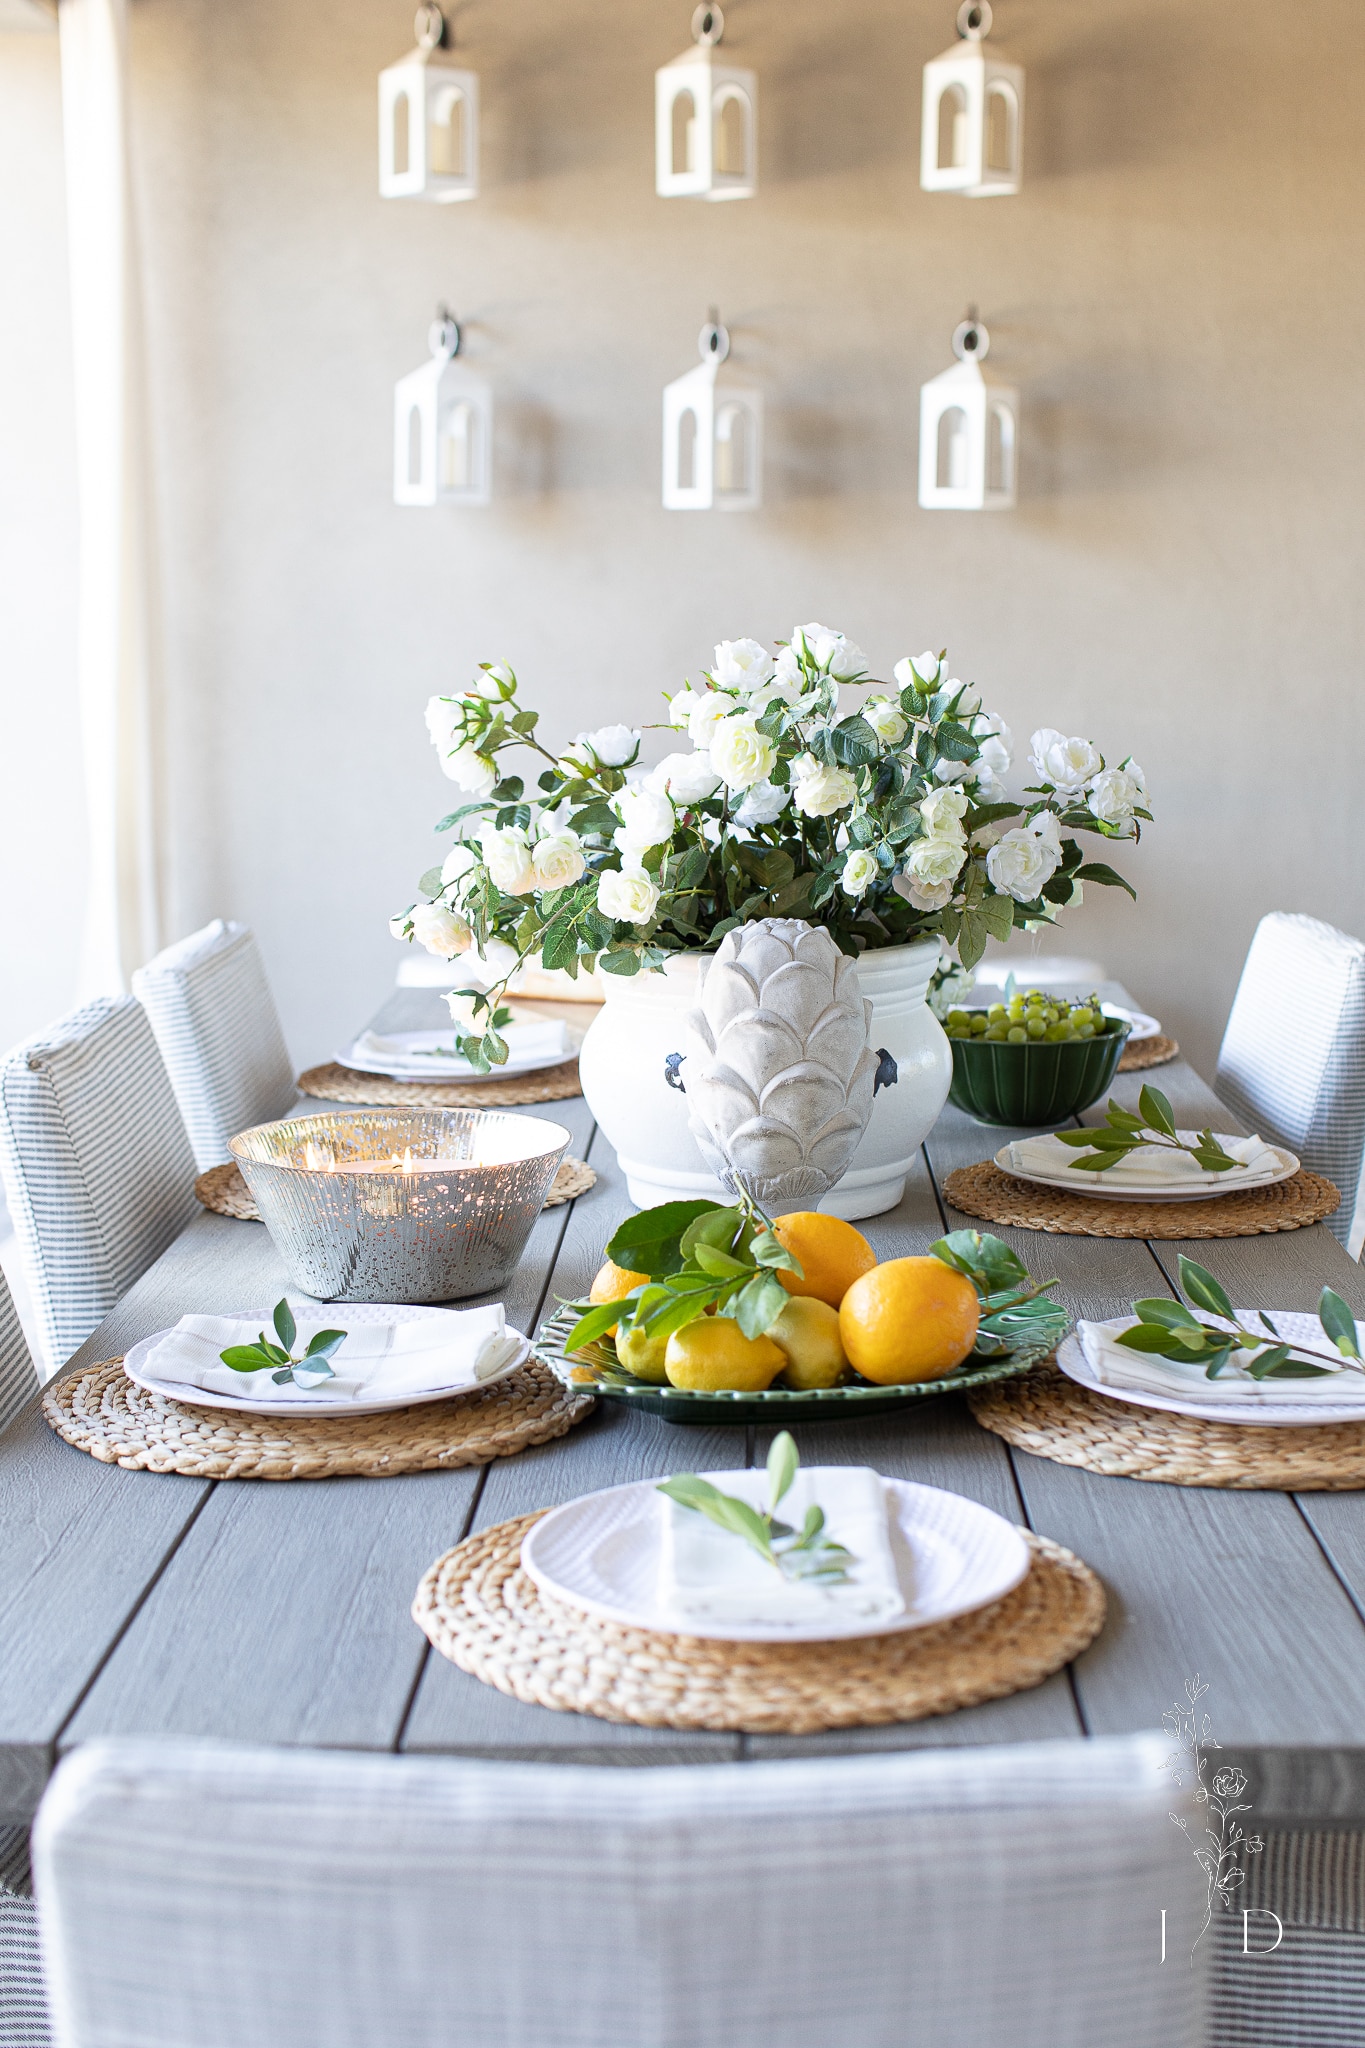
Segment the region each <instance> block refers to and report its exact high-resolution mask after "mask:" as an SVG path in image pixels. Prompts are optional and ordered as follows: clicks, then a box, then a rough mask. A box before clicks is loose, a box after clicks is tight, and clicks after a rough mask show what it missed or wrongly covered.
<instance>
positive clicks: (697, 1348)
mask: <svg viewBox="0 0 1365 2048" xmlns="http://www.w3.org/2000/svg"><path fill="white" fill-rule="evenodd" d="M786 1363H787V1354H786V1352H785V1351H781V1350H779V1349H778V1347H777V1345H776V1344H774V1343H773V1342H772V1340H771V1338H768V1337H746V1336H745V1334H744V1332H743V1330H741V1329H740V1327H739V1324H738V1323H737V1322H736V1321H735V1319H734V1317H733V1316H698V1318H697V1320H696V1322H695V1323H689V1324H688V1325H687V1327H686V1329H683V1330H675V1331H674V1332H673V1335H672V1336H671V1337H670V1338H669V1340H668V1350H667V1351H666V1352H665V1354H664V1369H665V1371H666V1372H667V1374H668V1377H669V1379H670V1380H671V1381H672V1382H673V1384H674V1386H675V1387H687V1388H689V1389H690V1390H691V1391H692V1392H694V1393H703V1394H711V1393H717V1392H719V1391H721V1390H722V1389H724V1390H726V1391H728V1392H733V1393H740V1394H761V1393H764V1392H765V1391H766V1390H767V1388H768V1387H770V1386H771V1385H772V1382H773V1380H774V1379H775V1378H776V1377H777V1375H778V1373H779V1372H781V1370H782V1368H783V1366H784V1365H785V1364H786Z"/></svg>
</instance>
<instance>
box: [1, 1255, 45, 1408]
mask: <svg viewBox="0 0 1365 2048" xmlns="http://www.w3.org/2000/svg"><path fill="white" fill-rule="evenodd" d="M37 1384H38V1375H37V1373H36V1372H35V1371H34V1369H33V1359H32V1357H31V1355H30V1353H29V1348H28V1343H27V1340H26V1338H25V1336H24V1332H23V1329H22V1328H21V1326H20V1322H19V1312H18V1310H17V1309H16V1308H15V1306H14V1296H13V1295H12V1294H11V1293H10V1291H9V1283H8V1282H7V1280H6V1279H5V1276H4V1274H3V1273H0V1429H3V1428H4V1427H5V1424H6V1423H7V1422H8V1421H9V1420H10V1417H11V1416H12V1415H14V1414H16V1413H17V1412H18V1410H19V1409H20V1408H22V1407H23V1405H24V1403H25V1401H27V1399H28V1397H29V1395H30V1394H31V1393H32V1392H33V1390H34V1388H35V1387H36V1386H37Z"/></svg>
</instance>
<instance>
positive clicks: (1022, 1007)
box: [944, 988, 1112, 1045]
mask: <svg viewBox="0 0 1365 2048" xmlns="http://www.w3.org/2000/svg"><path fill="white" fill-rule="evenodd" d="M1111 1021H1112V1020H1111V1019H1109V1018H1108V1017H1106V1016H1105V1014H1104V1011H1103V1010H1102V1009H1101V1007H1100V999H1099V997H1098V996H1095V995H1091V996H1087V997H1086V998H1085V1000H1084V1002H1080V1003H1068V1002H1065V1001H1063V999H1062V998H1061V997H1060V996H1049V995H1044V993H1043V991H1042V990H1041V989H1038V988H1033V989H1030V990H1029V992H1028V994H1027V995H1014V996H1011V997H1010V999H1009V1001H1008V1002H1007V1003H992V1004H991V1006H990V1008H989V1009H988V1010H950V1011H949V1012H948V1021H947V1023H946V1024H945V1026H944V1029H945V1030H946V1031H947V1033H948V1036H949V1038H984V1039H985V1041H986V1043H987V1044H988V1045H1034V1044H1039V1043H1041V1044H1043V1045H1077V1044H1079V1043H1081V1042H1082V1041H1083V1040H1085V1039H1089V1038H1099V1037H1102V1036H1103V1035H1104V1033H1105V1032H1106V1031H1107V1030H1108V1029H1109V1028H1110V1025H1111Z"/></svg>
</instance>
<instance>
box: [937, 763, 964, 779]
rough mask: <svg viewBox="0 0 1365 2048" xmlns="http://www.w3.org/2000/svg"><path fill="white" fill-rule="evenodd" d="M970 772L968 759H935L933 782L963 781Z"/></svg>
mask: <svg viewBox="0 0 1365 2048" xmlns="http://www.w3.org/2000/svg"><path fill="white" fill-rule="evenodd" d="M971 772H972V764H971V762H970V761H935V763H934V780H935V782H965V781H966V780H967V777H968V776H969V775H970V774H971Z"/></svg>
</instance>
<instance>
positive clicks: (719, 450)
mask: <svg viewBox="0 0 1365 2048" xmlns="http://www.w3.org/2000/svg"><path fill="white" fill-rule="evenodd" d="M698 347H699V349H700V351H701V361H700V363H699V364H698V365H697V367H696V369H695V370H689V371H688V372H687V374H686V376H685V377H679V378H677V379H676V380H675V382H674V383H672V384H669V385H667V386H665V389H664V507H665V509H666V510H667V511H669V512H752V511H753V510H755V508H756V507H757V506H759V505H760V504H762V502H763V393H762V392H761V391H755V390H753V389H752V388H751V387H750V386H748V385H746V384H740V383H736V382H735V381H733V378H732V376H731V374H730V373H729V372H728V371H726V370H724V369H723V368H722V365H723V364H724V362H725V359H726V357H727V356H728V355H729V353H730V337H729V335H728V334H727V333H726V331H725V329H724V328H723V327H722V326H721V324H720V320H719V317H718V315H717V313H716V311H715V308H714V307H713V308H712V310H711V318H710V320H709V321H708V323H707V325H706V326H705V327H703V328H702V331H701V335H700V337H699V340H698Z"/></svg>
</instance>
